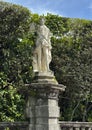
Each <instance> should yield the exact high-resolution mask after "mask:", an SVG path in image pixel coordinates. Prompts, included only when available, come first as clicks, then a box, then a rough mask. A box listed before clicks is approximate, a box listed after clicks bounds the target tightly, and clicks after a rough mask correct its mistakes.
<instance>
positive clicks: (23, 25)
mask: <svg viewBox="0 0 92 130" xmlns="http://www.w3.org/2000/svg"><path fill="white" fill-rule="evenodd" d="M30 22H31V13H30V12H29V10H28V9H26V8H24V7H21V6H17V5H12V4H9V3H5V2H0V121H7V120H9V121H13V120H19V119H20V120H21V118H22V119H23V116H22V115H23V114H22V112H23V109H24V108H23V104H24V101H23V100H22V99H23V97H24V95H20V94H19V88H21V89H23V86H24V82H25V83H26V82H28V80H29V79H31V78H30V77H31V70H32V68H31V56H30V55H31V45H32V44H33V40H32V35H31V34H30V33H29V27H30ZM29 39H30V40H29ZM26 77H28V78H29V79H28V78H26Z"/></svg>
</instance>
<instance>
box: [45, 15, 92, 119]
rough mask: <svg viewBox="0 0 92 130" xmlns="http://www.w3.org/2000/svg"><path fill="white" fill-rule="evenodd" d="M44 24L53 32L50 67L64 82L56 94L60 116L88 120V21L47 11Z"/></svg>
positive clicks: (91, 35) (91, 83)
mask: <svg viewBox="0 0 92 130" xmlns="http://www.w3.org/2000/svg"><path fill="white" fill-rule="evenodd" d="M51 21H53V22H51ZM49 23H50V24H49ZM47 25H48V26H49V28H50V29H51V30H52V29H53V30H52V32H53V34H54V36H53V37H52V46H53V50H52V54H53V60H52V64H51V67H52V69H53V71H54V72H55V75H56V78H57V80H58V82H59V83H62V84H64V85H66V86H67V88H66V91H65V93H64V94H63V96H60V107H61V113H62V114H61V115H62V116H61V120H75V121H76V120H77V121H92V111H91V109H92V21H88V20H81V19H69V18H62V17H59V16H55V15H50V14H49V15H47ZM50 25H51V26H50ZM56 31H57V32H56ZM58 32H59V34H58Z"/></svg>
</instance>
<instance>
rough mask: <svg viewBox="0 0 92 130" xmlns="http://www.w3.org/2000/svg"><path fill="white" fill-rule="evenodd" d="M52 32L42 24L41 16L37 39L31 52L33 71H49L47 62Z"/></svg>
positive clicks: (49, 58) (49, 59) (48, 62)
mask: <svg viewBox="0 0 92 130" xmlns="http://www.w3.org/2000/svg"><path fill="white" fill-rule="evenodd" d="M51 36H52V34H51V32H50V30H49V28H47V27H46V25H45V24H44V18H41V21H40V25H39V27H38V29H37V40H36V43H35V49H34V52H33V71H34V72H50V69H49V64H50V62H51V59H52V57H51V49H52V47H51V42H50V38H51Z"/></svg>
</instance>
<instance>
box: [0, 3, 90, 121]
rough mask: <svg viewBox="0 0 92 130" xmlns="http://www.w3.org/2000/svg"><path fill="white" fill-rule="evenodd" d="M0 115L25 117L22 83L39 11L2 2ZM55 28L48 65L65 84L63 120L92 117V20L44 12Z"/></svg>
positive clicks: (29, 71)
mask: <svg viewBox="0 0 92 130" xmlns="http://www.w3.org/2000/svg"><path fill="white" fill-rule="evenodd" d="M0 16H1V17H0V117H1V118H0V121H7V120H8V121H13V120H23V119H24V117H23V109H24V107H23V106H25V98H26V97H25V94H23V93H22V94H21V93H20V90H24V89H25V87H24V84H25V83H30V82H31V80H32V45H33V44H34V41H35V38H36V35H35V33H33V32H32V30H33V27H34V25H35V26H36V25H37V24H38V23H39V17H40V16H39V15H37V14H31V13H30V12H29V10H28V9H26V8H24V7H21V6H17V5H12V4H8V3H5V2H0ZM46 25H47V26H48V27H49V29H50V30H51V32H52V33H53V37H52V39H51V42H52V47H53V48H52V57H53V59H52V62H51V64H50V67H51V69H52V70H53V71H54V73H55V76H56V79H57V81H58V82H59V83H61V84H64V85H65V86H67V88H66V91H65V92H64V93H63V94H61V95H60V101H59V105H60V107H61V118H60V119H61V120H73V121H74V120H76V121H92V111H91V109H92V21H88V20H81V19H70V18H64V17H60V16H57V15H52V14H47V16H46Z"/></svg>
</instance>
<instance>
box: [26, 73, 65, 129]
mask: <svg viewBox="0 0 92 130" xmlns="http://www.w3.org/2000/svg"><path fill="white" fill-rule="evenodd" d="M28 86H29V90H30V96H29V100H28V103H27V117H28V118H29V119H30V126H29V130H60V127H59V123H58V118H59V116H60V115H59V107H58V95H59V92H60V91H64V90H65V86H63V85H61V84H58V83H57V82H56V80H55V79H54V76H53V75H45V74H44V75H43V76H42V74H39V75H37V76H36V77H35V80H34V82H33V83H31V84H29V85H28Z"/></svg>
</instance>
